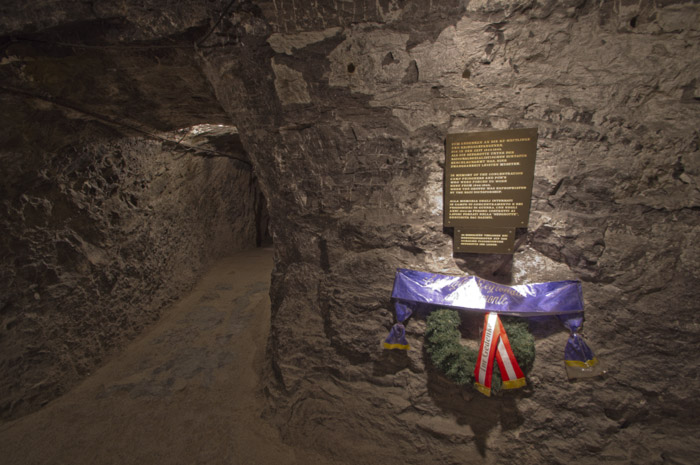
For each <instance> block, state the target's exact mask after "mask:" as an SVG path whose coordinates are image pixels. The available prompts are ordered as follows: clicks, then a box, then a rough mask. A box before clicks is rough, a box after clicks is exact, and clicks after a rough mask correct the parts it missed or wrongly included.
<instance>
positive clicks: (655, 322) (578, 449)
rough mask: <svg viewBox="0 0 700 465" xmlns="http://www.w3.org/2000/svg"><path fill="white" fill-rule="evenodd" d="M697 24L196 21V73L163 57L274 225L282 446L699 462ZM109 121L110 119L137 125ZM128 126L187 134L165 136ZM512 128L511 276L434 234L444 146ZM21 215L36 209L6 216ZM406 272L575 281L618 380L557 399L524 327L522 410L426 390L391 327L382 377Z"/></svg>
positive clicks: (275, 389) (326, 13)
mask: <svg viewBox="0 0 700 465" xmlns="http://www.w3.org/2000/svg"><path fill="white" fill-rule="evenodd" d="M227 4H228V2H227ZM178 5H182V6H173V11H177V12H181V11H186V10H187V8H188V6H187V5H188V2H178ZM224 6H226V5H224ZM222 8H223V6H222ZM66 11H69V9H67V10H66ZM222 12H223V15H222V14H221V13H222ZM210 13H211V12H206V11H205V12H203V13H201V17H202V18H206V17H207V15H208V14H210ZM66 14H67V15H68V14H70V12H68V13H66ZM76 14H78V13H76ZM80 14H81V15H86V16H81V18H82V19H83V20H88V19H90V20H94V19H95V18H100V16H99V13H94V12H92V13H80ZM91 15H93V16H91ZM178 15H179V13H178ZM178 15H176V14H174V13H173V14H172V15H169V16H168V17H169V18H180V19H179V20H173V21H174V22H172V23H171V25H169V26H168V27H167V28H164V29H162V31H161V30H160V29H158V28H151V29H149V28H147V27H146V26H145V25H146V24H150V23H149V22H148V20H147V18H146V17H142V16H141V15H137V17H138V18H136V19H134V18H131V17H127V16H124V18H125V19H124V21H125V23H126V24H128V27H129V28H130V29H129V30H131V29H133V30H134V31H140V32H133V34H134V35H133V37H134V40H145V39H144V38H143V37H146V36H147V37H149V40H155V39H154V37H155V38H157V35H158V34H159V33H162V37H166V36H167V37H169V38H171V39H172V38H173V37H176V36H177V37H180V39H178V40H183V42H182V43H185V42H186V41H187V40H190V39H189V38H188V37H189V36H187V35H186V34H185V33H186V32H187V31H189V32H190V33H192V32H193V31H194V29H192V28H193V27H194V26H193V24H194V23H193V21H194V19H193V18H197V17H198V16H196V15H194V14H192V15H190V16H188V18H189V19H187V20H185V19H184V17H181V16H178ZM699 15H700V9H699V8H698V6H697V5H695V4H694V3H693V2H684V1H678V2H676V1H667V2H602V3H600V2H587V1H581V0H570V1H566V2H553V1H541V2H540V1H532V0H510V1H509V0H506V1H490V0H489V1H471V2H461V1H456V0H455V1H451V0H440V1H438V0H434V1H432V2H424V1H418V0H415V1H407V2H393V1H383V0H382V1H379V2H374V1H373V2H367V1H363V0H355V1H348V2H330V1H323V0H319V1H317V2H298V1H297V2H287V1H279V0H277V1H256V2H234V3H231V4H230V5H228V9H226V10H221V9H220V10H218V12H217V13H216V14H212V15H210V16H209V20H208V21H207V20H205V19H203V20H201V21H194V22H195V23H197V24H198V25H199V26H197V27H199V28H200V29H197V32H199V33H200V34H196V40H191V42H192V45H195V44H196V47H194V46H193V47H192V55H191V56H189V55H187V53H183V54H182V55H179V54H178V55H177V57H178V60H181V61H178V63H185V62H186V63H188V64H187V66H188V67H191V68H192V69H194V70H195V71H196V73H195V72H187V73H186V75H187V76H192V80H191V81H190V84H188V85H187V86H188V87H187V88H188V89H195V88H196V89H206V86H202V85H201V82H200V81H199V80H198V79H199V78H197V79H195V78H194V76H200V77H202V76H203V78H205V79H206V80H207V81H208V83H209V85H211V87H212V88H213V95H214V97H211V96H210V97H207V98H208V99H211V100H214V101H216V105H215V106H216V108H217V109H216V110H212V111H211V115H212V118H213V119H216V118H222V116H221V115H222V114H223V113H224V112H225V114H226V115H227V117H228V119H229V120H230V124H233V125H235V126H236V127H237V128H238V131H239V134H240V141H241V144H242V146H243V148H244V149H245V151H246V152H247V153H248V154H249V155H250V160H251V163H252V164H253V166H254V169H255V173H256V176H257V177H258V179H259V181H260V184H261V188H262V189H263V190H264V193H265V196H266V197H267V199H268V202H269V212H270V218H271V226H272V230H273V235H274V240H275V249H276V263H275V270H274V274H273V284H272V290H271V297H272V306H273V308H272V328H271V329H272V331H271V339H270V341H269V357H270V373H269V377H268V383H267V386H266V390H265V392H266V393H267V394H268V396H269V405H270V409H269V411H268V415H269V418H270V419H271V420H273V421H275V422H276V424H278V425H279V427H280V428H281V431H282V432H283V435H284V437H285V439H286V440H288V441H290V442H295V443H304V444H308V445H312V446H315V447H317V448H319V449H321V450H324V451H325V452H326V453H328V454H329V455H333V456H335V457H337V458H341V459H346V460H348V461H349V462H351V463H393V462H396V461H401V462H404V463H411V464H423V463H465V462H470V461H475V460H481V461H484V462H485V463H505V462H506V461H508V460H512V461H517V462H518V463H563V462H569V461H573V460H576V461H577V462H580V463H599V462H600V461H608V462H613V463H636V462H649V463H664V462H667V463H691V462H692V461H693V458H694V457H695V455H696V454H697V452H699V451H700V442H698V440H697V437H698V433H700V427H699V426H700V425H699V424H698V420H697V415H696V412H697V411H698V409H700V404H699V403H698V400H697V399H698V398H699V394H700V380H699V374H698V369H697V366H698V362H700V360H699V359H698V353H700V351H698V349H699V348H700V347H698V341H699V340H700V339H698V328H697V316H696V313H697V312H696V310H697V303H696V301H697V299H698V296H699V292H698V278H699V277H700V274H699V273H698V271H697V266H698V264H699V263H700V257H699V256H698V247H697V245H696V244H697V243H698V240H699V239H700V237H699V236H700V225H699V222H698V210H699V209H700V191H699V190H698V176H699V170H700V166H699V165H700V161H699V160H700V157H699V156H698V155H700V153H699V151H700V149H699V148H698V142H699V138H700V134H699V132H698V127H699V125H698V122H699V121H700V100H699V96H698V86H699V85H700V84H698V75H699V74H700V62H698V60H697V57H698V56H699V53H700V50H699V47H700V41H699V40H698V39H699V37H700V30H699V27H698V24H700V21H698V19H699V18H698V16H699ZM139 18H140V19H139ZM144 18H146V19H144ZM4 21H5V23H3V24H10V25H11V24H14V23H12V21H18V22H19V23H22V21H25V23H26V21H27V20H26V19H25V20H23V19H22V18H19V19H17V18H15V19H12V18H9V19H6V20H4ZM178 21H179V22H178ZM61 22H62V21H60V20H57V23H61ZM178 24H179V26H178ZM4 27H5V28H8V27H10V26H4ZM12 27H16V26H12ZM33 27H34V26H33ZM6 30H9V31H13V30H15V29H6ZM17 30H22V29H21V28H18V29H17ZM144 31H145V32H144ZM158 31H160V32H158ZM178 31H179V33H180V35H179V36H178ZM149 34H150V35H149ZM154 34H155V35H154ZM183 34H184V36H183ZM182 37H185V38H184V39H183V38H182ZM173 40H174V39H173ZM178 53H179V52H178ZM7 59H8V60H9V59H10V58H9V57H8V58H7ZM148 60H152V58H148V57H147V59H144V60H143V61H140V62H141V63H145V62H147V61H148ZM173 63H174V62H173ZM156 69H157V68H148V70H149V72H150V71H153V72H154V73H155V70H156ZM183 69H184V68H183ZM197 73H199V74H197ZM117 74H118V75H121V74H120V73H117ZM172 74H173V73H170V74H169V75H170V76H172ZM145 75H148V73H147V72H142V73H139V76H145ZM13 76H14V77H13V79H17V81H16V82H17V83H18V84H16V86H17V87H19V86H20V84H21V85H22V86H23V87H22V89H30V90H31V91H32V92H33V93H36V92H41V90H42V89H43V88H45V87H44V85H42V86H36V87H32V86H34V84H32V81H30V80H27V79H25V78H24V76H23V75H22V74H21V73H19V74H18V73H16V74H15V75H13ZM154 76H156V77H157V73H156V74H154ZM156 80H157V78H156ZM115 82H117V84H115V86H116V87H115V88H116V89H118V90H119V91H122V90H123V91H124V92H126V91H127V90H128V87H126V86H125V84H124V82H125V81H121V80H118V79H117V80H115ZM138 82H142V83H144V85H146V83H148V82H151V81H149V80H148V79H146V78H143V79H141V78H139V80H138ZM195 84H196V85H195ZM45 85H49V83H47V84H45ZM64 92H65V94H61V95H62V96H64V97H70V96H71V91H70V89H64ZM205 94H206V92H204V91H202V95H205ZM117 95H119V93H118V94H117ZM149 95H151V94H149ZM152 95H154V100H153V102H155V103H159V102H163V100H164V99H163V97H162V95H170V94H169V93H167V92H165V94H152ZM157 95H161V97H158V96H157ZM166 100H167V99H166ZM211 100H207V101H211ZM80 101H81V102H83V103H85V102H84V99H80ZM105 101H106V102H107V103H109V102H111V101H112V100H111V99H109V98H107V99H105ZM96 102H97V105H98V106H96V107H95V109H98V107H99V102H100V100H99V99H98V100H96ZM131 104H132V103H127V105H131ZM137 108H138V107H137ZM186 108H187V109H188V111H191V112H193V114H196V113H197V107H196V106H193V105H192V104H188V105H187V107H186ZM119 111H120V110H119V106H118V105H116V106H115V107H114V108H113V109H112V110H110V111H109V112H108V113H109V114H110V115H118V116H119V117H120V118H126V117H127V116H128V114H121V113H119ZM140 114H141V115H142V117H140V118H139V119H140V120H145V119H147V118H151V117H153V118H154V119H153V120H152V121H162V124H163V126H158V125H156V124H155V123H151V127H160V128H162V130H166V129H169V130H171V129H175V128H177V127H179V126H177V125H176V123H175V121H176V119H177V116H173V118H174V119H173V120H169V119H168V117H167V114H168V112H167V111H165V112H162V113H157V114H156V113H154V112H151V111H143V112H142V113H140ZM204 116H206V114H204ZM158 118H160V119H158ZM149 121H151V120H149ZM217 121H219V120H215V121H213V122H217ZM200 122H203V121H200ZM521 127H537V128H538V130H539V143H538V151H537V164H536V172H535V184H534V191H533V200H532V208H531V217H530V223H529V225H528V228H527V230H521V231H519V233H518V236H517V244H518V251H517V253H516V254H515V255H513V256H512V257H508V256H489V255H454V254H453V253H452V238H451V236H450V233H451V231H449V230H445V229H443V226H442V183H443V168H444V166H443V165H444V139H445V135H446V134H447V133H450V132H468V131H477V130H490V129H508V128H521ZM142 144H145V143H143V142H142ZM146 145H148V144H146ZM136 151H138V152H139V153H141V149H138V150H134V151H130V152H129V153H135V152H136ZM134 156H136V155H134ZM144 156H145V155H144ZM154 157H155V158H156V159H157V155H156V154H154V155H153V156H148V157H146V158H148V159H149V160H150V159H152V158H154ZM9 158H10V157H8V159H9ZM15 159H17V158H16V157H15V158H13V160H15ZM76 159H79V158H76ZM143 163H145V161H144V162H143ZM230 163H234V164H235V163H238V162H230ZM101 166H102V165H100V167H101ZM236 166H238V165H236ZM25 171H26V169H18V171H17V172H19V173H21V172H25ZM27 195H29V194H27ZM183 195H185V194H184V193H183ZM198 195H199V192H198ZM202 195H203V194H202ZM21 202H25V204H26V205H31V202H29V201H25V200H21V199H20V200H17V205H19V206H17V207H13V208H15V209H19V208H20V206H21V205H25V204H21ZM40 204H41V202H39V207H36V208H44V207H41V205H40ZM13 205H14V204H13ZM22 208H27V209H28V208H29V207H28V206H27V207H22ZM32 208H35V207H32ZM28 211H29V210H28ZM205 215H207V216H208V215H209V214H208V213H205ZM30 216H31V215H29V216H26V217H30ZM40 217H41V215H40ZM18 221H20V223H21V222H23V221H24V222H26V221H28V220H26V219H22V220H18ZM154 234H155V231H154ZM78 246H79V244H78ZM110 263H111V262H110ZM397 267H406V268H417V269H421V270H427V271H433V272H441V273H456V274H460V273H472V274H477V275H479V276H481V277H483V278H486V279H491V280H496V281H499V282H503V283H511V284H520V283H527V282H539V281H547V280H561V279H581V280H583V282H584V297H585V299H586V305H587V307H586V329H585V334H586V336H587V339H588V341H589V342H590V344H591V345H592V346H593V348H594V349H595V350H596V352H597V354H598V356H599V358H600V359H601V360H603V362H604V363H606V365H607V367H608V374H607V375H606V376H605V377H604V378H602V379H599V380H595V381H592V382H579V383H571V382H568V381H567V380H566V376H565V372H564V368H563V361H562V358H563V347H564V343H565V341H566V337H567V334H566V333H565V332H563V330H562V329H561V328H560V327H559V326H558V323H556V322H547V321H544V322H532V324H531V329H532V331H533V333H534V334H535V337H536V349H537V359H536V361H535V366H534V368H533V371H532V373H531V378H530V380H529V385H528V388H527V389H525V390H523V391H522V392H519V393H508V394H505V395H503V396H501V397H495V398H488V399H487V398H484V397H482V396H480V395H475V394H473V393H472V392H471V391H469V390H468V389H466V390H465V389H460V388H457V387H455V386H453V385H451V384H450V383H449V382H447V381H446V380H445V379H444V378H443V377H442V376H441V375H440V374H439V373H436V372H435V370H434V369H433V368H432V367H431V366H430V365H429V363H428V362H427V358H426V356H425V353H424V352H423V350H422V338H423V332H424V322H423V321H421V320H420V319H414V320H412V321H410V322H409V324H408V327H407V330H408V337H409V340H410V342H411V344H412V346H413V347H414V348H413V350H411V351H410V352H408V353H393V352H385V351H383V350H382V349H381V348H380V342H381V340H382V339H383V338H384V337H385V335H386V333H387V331H388V329H389V328H390V327H391V325H392V324H393V315H392V307H391V302H390V300H389V296H390V292H391V287H392V282H393V274H394V270H395V269H396V268H397ZM476 320H477V321H471V320H468V319H467V320H465V325H464V326H465V327H464V330H465V334H471V335H474V334H475V331H477V332H478V330H475V329H474V328H475V327H478V325H479V322H478V319H476ZM6 326H7V325H6Z"/></svg>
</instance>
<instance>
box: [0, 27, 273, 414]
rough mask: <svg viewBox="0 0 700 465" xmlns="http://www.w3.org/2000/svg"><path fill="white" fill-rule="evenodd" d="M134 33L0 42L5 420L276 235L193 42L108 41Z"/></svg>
mask: <svg viewBox="0 0 700 465" xmlns="http://www.w3.org/2000/svg"><path fill="white" fill-rule="evenodd" d="M125 27H127V26H126V25H125V24H124V23H123V22H119V21H93V22H84V23H78V24H72V25H71V26H70V27H65V28H56V29H53V30H49V31H44V32H42V33H40V34H34V35H21V36H12V37H5V38H1V39H0V44H2V45H1V50H2V61H1V63H0V82H1V84H0V106H2V108H3V111H2V112H1V113H0V125H1V126H2V127H3V131H2V132H1V133H0V164H1V165H2V170H1V171H0V173H1V175H0V199H1V206H0V208H1V211H2V214H0V217H1V218H0V232H1V234H0V258H1V260H2V262H1V263H2V265H1V266H0V296H1V297H0V372H2V377H1V378H0V417H1V418H2V419H4V420H6V419H11V418H16V417H18V416H21V415H23V414H26V413H28V412H31V411H33V410H36V409H37V408H39V407H41V406H42V405H44V404H46V403H47V402H49V401H50V400H51V399H53V398H55V397H56V396H58V395H60V394H61V393H63V392H65V391H66V390H67V389H69V388H70V387H71V386H72V385H74V384H75V383H76V382H77V381H78V380H80V379H82V378H84V377H85V376H87V375H89V374H90V372H91V371H92V370H93V369H94V368H95V367H96V366H97V365H98V364H100V362H101V361H102V360H103V359H104V358H105V357H107V356H108V355H109V354H110V353H113V352H114V351H115V350H116V349H119V348H121V347H123V345H124V343H125V342H126V341H128V340H129V339H131V338H133V337H134V336H135V335H136V334H138V333H139V332H140V331H141V330H142V329H143V328H144V327H145V326H146V325H148V324H149V323H150V322H152V321H154V320H155V319H156V318H158V316H159V315H160V313H161V311H162V310H163V308H164V307H165V306H166V305H167V304H168V303H170V302H172V301H173V300H175V299H176V298H178V297H180V296H181V295H182V294H183V293H184V292H185V291H187V290H189V289H190V287H191V286H192V285H193V284H194V281H195V279H196V278H197V277H198V276H199V274H200V273H201V272H202V271H203V270H204V269H205V267H206V266H207V264H208V263H210V261H211V260H212V259H213V258H214V257H220V256H225V255H229V254H231V253H234V252H235V251H238V250H241V249H245V248H250V247H255V246H256V245H266V244H269V243H270V242H271V235H270V232H269V225H268V224H269V215H268V213H267V206H266V199H265V196H264V194H263V193H262V191H261V189H260V187H259V183H258V180H257V178H256V175H255V173H254V170H253V166H252V164H251V162H250V160H249V157H248V155H247V153H246V152H245V151H244V150H243V147H242V146H241V142H240V137H239V135H238V133H237V130H236V127H235V126H233V125H232V124H231V122H230V120H229V118H228V117H227V116H226V114H225V113H224V112H223V110H222V109H221V107H220V106H219V104H218V103H217V101H216V99H215V97H214V96H213V94H212V90H211V88H210V87H209V85H208V83H207V82H206V80H205V79H204V77H203V76H202V74H201V72H200V71H199V68H198V66H197V65H196V63H195V61H194V58H193V51H192V49H191V41H190V39H191V37H190V35H188V33H185V34H184V35H181V36H177V37H173V38H169V39H164V41H161V42H157V43H156V42H139V43H137V44H131V45H118V46H117V45H111V43H112V42H114V37H115V36H116V35H118V34H120V33H123V30H124V28H125ZM195 32H197V31H195ZM200 32H201V31H200ZM189 34H191V33H189ZM184 44H187V46H188V48H185V46H184Z"/></svg>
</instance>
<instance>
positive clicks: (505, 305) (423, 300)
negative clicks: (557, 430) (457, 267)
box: [384, 268, 598, 377]
mask: <svg viewBox="0 0 700 465" xmlns="http://www.w3.org/2000/svg"><path fill="white" fill-rule="evenodd" d="M391 297H392V298H393V299H394V306H395V309H396V321H397V323H396V324H395V325H394V327H393V328H391V332H390V333H389V336H388V337H387V338H386V340H385V341H384V347H385V348H387V349H404V350H407V349H409V348H410V347H409V344H408V342H407V341H406V329H405V327H404V322H405V321H406V320H407V319H408V317H410V316H411V314H412V313H413V311H414V310H416V309H418V308H419V307H429V308H452V309H455V310H460V311H467V312H482V313H484V312H495V313H498V314H499V315H514V316H521V317H531V316H545V315H556V316H558V317H559V319H560V320H561V321H562V322H563V323H564V325H565V326H566V327H567V328H568V329H569V330H570V331H571V336H570V337H569V340H568V342H567V346H566V349H565V357H566V365H567V373H569V376H570V377H576V376H572V374H573V375H575V371H574V370H571V369H570V368H576V367H579V368H585V369H589V368H591V367H592V366H594V365H595V364H597V362H598V361H597V359H596V358H595V357H594V356H593V352H592V351H591V349H590V348H589V347H588V346H587V345H586V343H585V342H584V341H583V338H581V336H580V335H579V334H578V333H577V331H579V329H580V328H581V326H582V324H583V293H582V290H581V282H580V281H553V282H548V283H537V284H521V285H517V286H505V285H502V284H498V283H494V282H491V281H487V280H485V279H481V278H478V277H476V276H448V275H441V274H436V273H427V272H423V271H416V270H407V269H401V268H400V269H398V270H396V277H395V279H394V289H393V291H392V293H391ZM584 376H585V375H584Z"/></svg>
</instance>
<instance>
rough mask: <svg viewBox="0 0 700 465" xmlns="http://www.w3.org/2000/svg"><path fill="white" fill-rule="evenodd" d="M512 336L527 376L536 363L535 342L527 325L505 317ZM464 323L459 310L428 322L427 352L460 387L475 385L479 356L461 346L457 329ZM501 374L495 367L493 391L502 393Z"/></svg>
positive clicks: (430, 317)
mask: <svg viewBox="0 0 700 465" xmlns="http://www.w3.org/2000/svg"><path fill="white" fill-rule="evenodd" d="M501 321H502V322H503V327H504V328H505V330H506V333H507V334H508V340H509V341H510V346H511V349H512V350H513V355H515V358H516V360H517V361H518V365H520V369H521V370H523V373H525V375H526V376H527V374H528V373H529V372H530V370H531V369H532V364H533V363H534V361H535V339H534V338H533V337H532V334H530V331H529V330H528V326H527V322H526V321H524V320H523V319H522V318H517V317H501ZM460 322H461V320H460V318H459V313H457V311H455V310H448V309H440V310H436V311H434V312H432V313H431V314H430V315H428V318H427V319H426V323H427V329H426V331H425V340H426V349H427V351H428V355H430V360H431V362H432V363H433V365H434V366H435V367H436V368H437V369H438V370H440V371H441V372H442V373H443V374H444V375H445V376H447V378H448V379H449V380H451V381H453V382H455V383H456V384H469V385H473V384H474V366H475V365H476V360H477V357H478V356H479V354H478V353H477V351H476V350H473V349H470V348H468V347H464V346H463V345H462V344H460V343H459V340H460V338H461V337H462V336H461V334H460V333H459V330H458V329H457V328H458V327H459V324H460ZM501 383H502V380H501V373H500V371H499V369H498V364H497V363H494V365H493V378H492V386H491V390H492V392H494V393H495V392H498V391H500V390H501Z"/></svg>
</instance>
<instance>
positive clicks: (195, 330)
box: [0, 248, 332, 465]
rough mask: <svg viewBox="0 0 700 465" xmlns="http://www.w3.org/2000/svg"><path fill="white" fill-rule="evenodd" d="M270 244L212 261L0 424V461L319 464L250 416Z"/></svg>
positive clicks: (257, 401) (257, 409)
mask: <svg viewBox="0 0 700 465" xmlns="http://www.w3.org/2000/svg"><path fill="white" fill-rule="evenodd" d="M271 268H272V250H271V249H269V248H268V249H257V250H252V251H247V252H243V253H241V254H238V255H236V256H233V257H229V258H224V259H221V260H220V261H218V262H217V263H216V264H214V265H213V266H212V268H211V269H210V271H209V272H208V273H207V274H206V275H205V276H204V277H203V278H202V279H201V281H200V282H199V283H198V284H197V286H196V287H195V289H194V290H193V291H192V292H191V293H190V294H189V295H188V296H187V297H185V298H184V299H182V300H181V301H180V302H178V303H177V304H175V305H174V306H173V307H172V308H170V309H168V310H167V311H165V312H164V314H163V315H164V316H163V318H162V319H161V320H160V321H159V322H158V323H156V324H155V325H154V326H152V327H151V328H150V329H149V330H148V331H147V332H146V333H144V334H143V335H141V336H140V337H139V338H138V339H137V340H135V341H134V342H133V343H132V344H131V345H130V346H129V347H127V348H126V350H124V351H123V352H122V353H120V354H118V355H115V356H114V357H113V358H112V359H111V360H110V361H109V362H108V363H106V364H105V365H104V366H103V367H102V368H100V369H99V370H97V371H96V372H95V373H93V374H92V375H91V376H90V377H89V378H87V379H86V380H85V381H84V382H83V383H82V384H80V385H79V386H77V387H76V388H75V389H73V390H72V391H70V392H69V393H67V394H66V395H64V396H63V397H61V398H59V399H57V400H55V401H53V402H51V403H50V404H48V405H47V406H46V407H44V408H43V409H42V410H40V411H38V412H36V413H34V414H31V415H28V416H26V417H23V418H20V419H19V420H16V421H13V422H10V423H6V424H4V425H2V426H0V444H2V446H1V447H0V456H1V458H0V462H2V463H3V464H5V465H10V464H23V465H26V464H71V465H78V464H90V465H95V464H121V465H124V464H140V465H142V464H207V463H211V464H246V465H252V464H275V465H284V464H314V463H318V464H328V463H332V462H330V461H329V460H328V459H327V458H324V457H321V456H318V455H316V454H314V453H313V452H310V451H303V450H299V449H296V448H293V447H290V446H288V445H285V444H283V443H282V441H281V440H280V437H279V434H278V432H277V430H276V429H274V428H273V427H272V426H270V425H269V424H267V423H266V422H265V421H264V420H263V419H261V412H262V410H263V398H262V395H261V393H260V391H259V373H260V371H261V368H262V366H263V363H264V351H265V343H266V339H267V333H268V328H269V321H270V301H269V297H268V288H269V280H270V272H271Z"/></svg>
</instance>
